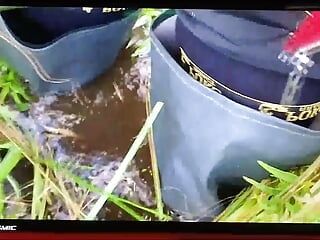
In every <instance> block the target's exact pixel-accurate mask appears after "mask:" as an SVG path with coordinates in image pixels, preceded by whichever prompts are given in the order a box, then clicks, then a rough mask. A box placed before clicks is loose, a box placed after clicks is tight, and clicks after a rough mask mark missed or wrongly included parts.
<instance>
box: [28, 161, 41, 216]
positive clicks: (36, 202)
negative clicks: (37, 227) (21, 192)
mask: <svg viewBox="0 0 320 240" xmlns="http://www.w3.org/2000/svg"><path fill="white" fill-rule="evenodd" d="M40 167H41V166H40V165H39V164H36V165H35V166H34V167H33V173H34V174H33V175H34V177H33V193H32V206H31V218H32V219H34V220H36V219H38V218H39V217H40V212H42V207H41V202H42V198H41V195H42V192H43V190H44V189H43V187H44V182H43V179H42V176H41V173H40V171H39V168H40Z"/></svg>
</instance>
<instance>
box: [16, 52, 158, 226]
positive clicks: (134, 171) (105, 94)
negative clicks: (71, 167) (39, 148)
mask: <svg viewBox="0 0 320 240" xmlns="http://www.w3.org/2000/svg"><path fill="white" fill-rule="evenodd" d="M149 67H150V63H149V59H148V58H143V59H133V58H132V57H131V52H130V51H129V50H123V51H122V52H121V53H120V55H119V57H118V59H117V61H116V63H115V64H114V66H113V67H112V69H110V70H108V71H106V73H104V74H103V75H102V76H100V77H98V78H97V79H96V80H94V81H93V82H92V83H90V84H89V85H87V86H83V87H82V88H80V89H78V90H76V91H74V92H73V93H71V94H68V95H65V96H55V95H48V96H44V97H43V98H40V99H39V101H38V102H36V103H35V104H33V106H32V108H31V110H30V116H31V119H32V121H34V122H35V123H36V125H37V126H38V127H37V129H41V131H48V130H50V131H51V132H52V129H60V130H61V129H63V130H64V132H65V133H66V135H65V136H62V137H61V136H59V137H58V136H57V135H53V136H50V137H46V138H44V139H42V143H43V144H46V145H48V146H50V148H51V149H53V150H54V152H55V160H56V161H64V162H65V161H75V162H77V163H81V164H83V165H89V166H91V170H90V171H84V172H81V175H82V177H84V178H86V179H88V180H90V181H91V182H92V183H94V184H95V185H97V186H99V187H101V188H103V187H105V186H106V184H107V183H108V181H110V180H111V178H112V176H113V174H114V173H115V171H116V170H117V168H118V166H119V163H120V162H121V160H122V159H123V158H124V156H125V155H126V153H127V151H128V150H129V148H130V146H131V144H132V143H133V141H134V139H135V137H136V135H137V134H138V132H139V131H140V129H141V127H142V126H143V124H144V121H145V118H146V107H145V106H146V103H145V96H146V93H147V83H148V81H149V77H150V69H149ZM24 125H26V124H24ZM39 126H40V127H39ZM37 131H40V130H37ZM68 134H69V135H68ZM70 134H71V135H70ZM62 135H63V134H62ZM22 169H23V168H22ZM27 169H30V171H25V172H24V173H23V170H21V169H20V170H19V173H17V175H19V176H22V179H23V178H24V179H25V180H26V179H28V180H31V179H32V168H27ZM17 170H18V169H17ZM152 186H153V181H152V175H151V164H150V152H149V147H148V144H147V141H145V143H144V144H143V146H141V148H140V150H139V151H138V153H137V155H136V157H135V160H134V163H133V164H132V166H131V167H130V170H129V171H128V172H127V173H126V174H125V176H124V180H123V181H122V182H121V183H120V184H119V185H118V187H117V188H116V190H115V193H116V194H117V195H120V196H122V197H125V198H127V199H129V200H132V201H134V202H138V203H140V204H141V205H142V206H146V207H152V206H154V205H155V201H154V197H153V187H152ZM106 206H107V207H106V209H105V210H104V211H102V212H101V214H100V216H99V218H100V219H107V220H120V219H121V220H132V218H131V217H129V216H128V215H127V214H125V213H124V212H123V211H121V210H119V209H118V207H116V206H114V205H113V204H110V203H107V205H106ZM55 217H56V218H57V219H61V218H65V217H66V216H65V215H64V214H57V215H56V216H55Z"/></svg>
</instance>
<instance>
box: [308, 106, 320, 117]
mask: <svg viewBox="0 0 320 240" xmlns="http://www.w3.org/2000/svg"><path fill="white" fill-rule="evenodd" d="M319 112H320V107H318V106H315V107H314V108H313V109H312V113H311V115H310V118H314V117H316V116H317V115H318V113H319Z"/></svg>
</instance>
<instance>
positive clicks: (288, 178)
mask: <svg viewBox="0 0 320 240" xmlns="http://www.w3.org/2000/svg"><path fill="white" fill-rule="evenodd" d="M258 164H259V165H260V166H261V167H262V168H264V169H265V170H266V171H267V172H269V173H270V174H271V175H272V176H273V177H275V178H278V179H279V180H282V181H285V182H288V183H293V182H295V181H296V180H297V179H298V176H297V175H295V174H293V173H290V172H286V171H282V170H279V169H277V168H275V167H272V166H270V165H268V164H266V163H264V162H262V161H258Z"/></svg>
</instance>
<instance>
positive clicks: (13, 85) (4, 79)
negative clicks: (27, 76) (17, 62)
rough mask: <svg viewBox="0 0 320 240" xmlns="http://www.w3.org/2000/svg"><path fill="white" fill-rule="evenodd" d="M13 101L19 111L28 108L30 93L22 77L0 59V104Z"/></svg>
mask: <svg viewBox="0 0 320 240" xmlns="http://www.w3.org/2000/svg"><path fill="white" fill-rule="evenodd" d="M10 101H11V102H13V103H14V104H15V106H16V107H17V109H18V110H19V111H26V110H28V109H29V106H30V101H31V95H30V94H29V91H28V88H27V86H26V85H25V84H24V81H23V78H22V77H21V76H19V74H18V73H17V72H16V71H15V70H14V69H13V68H11V67H9V66H8V64H7V63H6V62H5V61H3V60H2V61H1V60H0V105H3V104H6V103H8V102H10Z"/></svg>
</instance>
